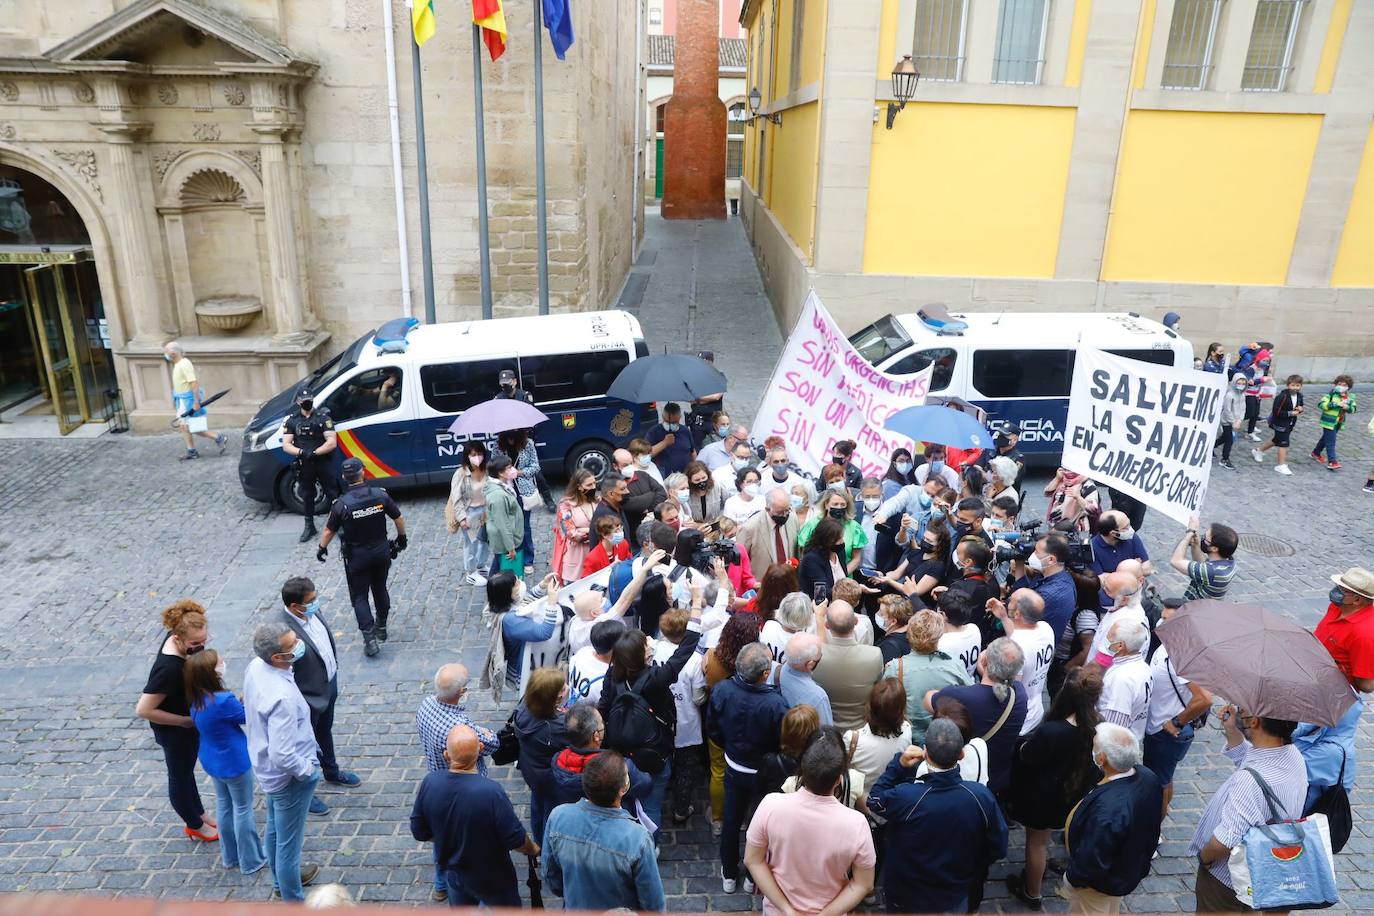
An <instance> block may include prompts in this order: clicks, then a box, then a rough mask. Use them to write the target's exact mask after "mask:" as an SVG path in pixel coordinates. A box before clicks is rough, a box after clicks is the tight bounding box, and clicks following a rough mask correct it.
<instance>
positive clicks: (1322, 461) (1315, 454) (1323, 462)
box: [1312, 452, 1326, 467]
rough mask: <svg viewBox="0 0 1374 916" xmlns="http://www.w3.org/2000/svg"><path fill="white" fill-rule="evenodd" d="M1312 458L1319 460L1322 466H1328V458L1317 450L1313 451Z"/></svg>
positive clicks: (1318, 462)
mask: <svg viewBox="0 0 1374 916" xmlns="http://www.w3.org/2000/svg"><path fill="white" fill-rule="evenodd" d="M1312 460H1313V461H1315V462H1317V464H1320V465H1321V466H1322V467H1325V466H1326V459H1325V458H1323V457H1322V456H1321V455H1318V454H1317V453H1316V452H1313V453H1312Z"/></svg>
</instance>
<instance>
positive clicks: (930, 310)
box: [916, 302, 968, 336]
mask: <svg viewBox="0 0 1374 916" xmlns="http://www.w3.org/2000/svg"><path fill="white" fill-rule="evenodd" d="M916 317H917V318H919V319H921V323H922V324H924V325H925V326H926V327H928V328H930V330H932V331H934V332H935V333H936V334H939V335H941V336H957V335H960V334H963V333H964V332H965V331H967V330H968V323H967V322H965V321H960V320H959V319H957V318H954V317H952V316H951V315H950V314H949V309H948V308H946V306H945V304H944V303H943V302H932V303H930V304H928V305H924V306H922V307H921V308H920V309H919V310H918V311H917V312H916Z"/></svg>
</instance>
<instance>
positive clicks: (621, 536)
mask: <svg viewBox="0 0 1374 916" xmlns="http://www.w3.org/2000/svg"><path fill="white" fill-rule="evenodd" d="M623 540H625V532H623V531H612V532H611V543H612V544H619V543H620V542H621V541H623Z"/></svg>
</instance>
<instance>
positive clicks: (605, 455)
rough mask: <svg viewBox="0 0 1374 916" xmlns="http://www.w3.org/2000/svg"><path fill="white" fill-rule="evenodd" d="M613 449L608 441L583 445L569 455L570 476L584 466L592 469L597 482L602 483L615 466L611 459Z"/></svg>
mask: <svg viewBox="0 0 1374 916" xmlns="http://www.w3.org/2000/svg"><path fill="white" fill-rule="evenodd" d="M612 451H614V449H613V448H612V446H611V444H610V443H608V442H588V443H586V444H584V445H582V446H581V447H579V448H578V449H577V451H575V452H573V453H572V455H570V456H569V457H568V461H567V470H568V476H572V473H573V471H576V470H577V469H578V468H582V469H583V470H587V471H591V473H592V476H593V477H595V478H596V482H597V483H600V482H601V481H602V480H604V479H605V478H606V474H607V472H608V471H610V470H611V468H612V467H613V466H614V465H613V463H612V461H611V452H612Z"/></svg>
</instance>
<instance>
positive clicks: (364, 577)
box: [315, 458, 406, 658]
mask: <svg viewBox="0 0 1374 916" xmlns="http://www.w3.org/2000/svg"><path fill="white" fill-rule="evenodd" d="M343 476H344V481H345V482H346V483H347V484H348V492H346V493H344V495H343V496H340V497H339V498H338V499H336V500H334V505H333V506H331V507H330V509H329V518H328V519H326V520H325V523H324V536H323V537H321V538H320V549H319V550H318V551H316V553H315V556H316V558H317V559H319V561H320V562H321V563H323V562H324V559H325V557H326V556H327V555H328V552H329V542H330V541H332V540H333V539H334V535H335V534H338V535H339V539H340V540H341V541H342V542H343V558H344V575H345V576H346V578H347V579H348V597H349V598H350V599H351V600H352V602H353V616H354V617H355V618H357V620H358V629H359V630H360V631H361V632H362V634H363V652H364V653H365V654H366V655H367V656H368V657H369V658H371V657H372V656H374V655H376V654H377V653H378V652H380V651H381V647H380V646H379V645H378V642H379V641H380V642H386V635H387V634H386V620H387V615H388V614H390V613H391V595H390V594H388V593H387V590H386V577H387V573H389V572H390V571H391V558H392V549H393V547H394V549H395V550H405V549H406V522H405V519H403V518H402V517H401V510H400V508H399V507H398V506H397V505H396V503H395V501H394V500H392V498H391V497H390V496H389V495H388V494H387V492H386V491H385V490H380V489H377V488H376V487H371V486H368V484H367V482H366V481H365V480H364V479H363V463H362V462H361V461H359V460H358V459H357V458H349V459H347V460H346V461H344V463H343ZM388 516H389V517H390V518H391V519H392V520H394V521H395V522H396V540H395V541H388V540H387V537H386V534H387V531H386V520H387V517H388ZM369 592H371V594H372V600H373V601H375V602H376V603H377V617H376V619H375V620H374V619H373V617H372V608H371V607H370V606H369V604H368V600H367V598H368V593H369Z"/></svg>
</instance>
